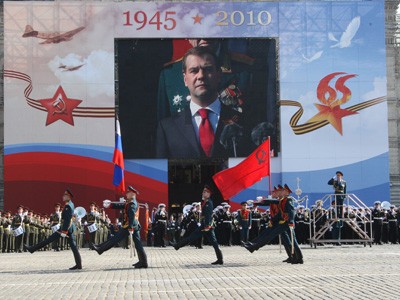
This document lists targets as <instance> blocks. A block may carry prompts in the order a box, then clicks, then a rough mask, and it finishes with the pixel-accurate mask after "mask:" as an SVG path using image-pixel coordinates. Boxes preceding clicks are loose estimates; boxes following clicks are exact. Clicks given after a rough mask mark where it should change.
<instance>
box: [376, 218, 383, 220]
mask: <svg viewBox="0 0 400 300" xmlns="http://www.w3.org/2000/svg"><path fill="white" fill-rule="evenodd" d="M374 220H383V218H374Z"/></svg>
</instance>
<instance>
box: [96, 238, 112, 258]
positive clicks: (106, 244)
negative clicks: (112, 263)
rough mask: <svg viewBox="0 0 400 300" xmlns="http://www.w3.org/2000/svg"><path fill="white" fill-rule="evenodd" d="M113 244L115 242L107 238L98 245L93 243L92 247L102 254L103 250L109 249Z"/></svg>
mask: <svg viewBox="0 0 400 300" xmlns="http://www.w3.org/2000/svg"><path fill="white" fill-rule="evenodd" d="M114 245H115V243H114V242H113V239H109V240H107V241H105V242H104V243H103V244H100V245H96V244H93V245H92V249H93V250H95V251H96V252H97V253H98V254H99V255H102V254H103V252H105V251H107V250H109V249H111V248H112V247H114Z"/></svg>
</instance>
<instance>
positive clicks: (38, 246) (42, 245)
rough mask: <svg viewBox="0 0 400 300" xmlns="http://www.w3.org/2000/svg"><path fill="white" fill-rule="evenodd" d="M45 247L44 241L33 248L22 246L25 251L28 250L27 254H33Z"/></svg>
mask: <svg viewBox="0 0 400 300" xmlns="http://www.w3.org/2000/svg"><path fill="white" fill-rule="evenodd" d="M46 245H47V243H45V242H44V241H42V242H40V243H39V244H36V245H34V246H28V245H24V248H25V249H26V250H28V251H29V253H33V252H35V251H37V250H39V249H41V248H43V247H44V246H46Z"/></svg>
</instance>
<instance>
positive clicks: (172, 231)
mask: <svg viewBox="0 0 400 300" xmlns="http://www.w3.org/2000/svg"><path fill="white" fill-rule="evenodd" d="M177 226H178V225H177V222H176V219H175V215H174V214H172V215H170V216H169V220H168V222H167V237H168V242H169V243H176V239H175V235H176V230H177Z"/></svg>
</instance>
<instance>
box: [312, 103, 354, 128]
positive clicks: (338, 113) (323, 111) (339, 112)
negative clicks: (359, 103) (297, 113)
mask: <svg viewBox="0 0 400 300" xmlns="http://www.w3.org/2000/svg"><path fill="white" fill-rule="evenodd" d="M314 105H315V106H316V107H317V108H318V110H319V113H318V114H316V115H315V116H314V117H312V118H311V119H310V120H308V122H319V121H324V120H326V121H328V122H329V123H331V125H332V126H333V127H334V128H335V129H336V130H337V131H338V132H339V133H340V134H341V135H343V130H342V118H343V117H347V116H351V115H355V114H358V112H354V111H350V110H347V109H343V108H340V106H339V105H337V106H334V107H330V106H326V105H321V104H317V103H316V104H314Z"/></svg>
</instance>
